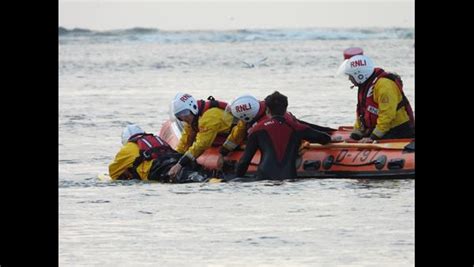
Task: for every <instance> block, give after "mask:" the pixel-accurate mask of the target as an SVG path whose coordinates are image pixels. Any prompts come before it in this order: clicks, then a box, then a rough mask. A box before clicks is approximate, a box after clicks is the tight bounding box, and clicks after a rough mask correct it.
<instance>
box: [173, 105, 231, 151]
mask: <svg viewBox="0 0 474 267" xmlns="http://www.w3.org/2000/svg"><path fill="white" fill-rule="evenodd" d="M232 121H233V117H232V115H231V114H229V113H227V112H224V110H222V109H220V108H217V107H215V108H210V109H208V110H207V111H206V112H204V113H203V114H202V116H201V117H199V118H198V132H197V133H196V132H194V130H193V129H192V127H191V125H189V124H188V123H186V122H184V130H183V133H182V135H181V139H180V140H179V143H178V146H177V147H176V151H178V153H182V154H184V155H185V156H187V157H189V158H190V159H191V160H194V159H196V158H197V157H199V156H200V155H201V154H202V153H203V152H204V151H205V150H206V149H208V148H209V147H211V145H212V143H213V142H214V139H215V138H216V136H217V135H218V134H228V133H229V132H230V129H231V127H232Z"/></svg>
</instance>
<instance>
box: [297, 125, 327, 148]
mask: <svg viewBox="0 0 474 267" xmlns="http://www.w3.org/2000/svg"><path fill="white" fill-rule="evenodd" d="M298 134H299V136H300V138H301V139H303V140H306V141H309V142H311V143H319V144H322V145H325V144H327V143H329V142H331V136H330V135H329V134H327V133H325V132H320V131H318V130H314V129H312V128H310V127H307V128H305V129H302V130H300V131H298Z"/></svg>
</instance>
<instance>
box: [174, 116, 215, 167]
mask: <svg viewBox="0 0 474 267" xmlns="http://www.w3.org/2000/svg"><path fill="white" fill-rule="evenodd" d="M205 115H206V114H205ZM220 123H221V121H220V120H213V119H212V118H205V117H204V116H202V117H201V119H200V121H199V132H198V133H197V134H196V139H195V140H194V143H193V144H192V145H191V147H189V149H188V150H187V151H186V152H185V153H184V155H183V156H182V157H181V159H180V160H179V161H178V163H179V164H180V165H181V166H186V165H188V164H189V163H190V162H191V161H193V160H195V159H196V158H197V157H199V156H200V155H201V154H202V153H203V152H204V151H205V150H206V149H208V148H209V147H211V145H212V143H213V142H214V139H216V136H217V133H218V132H219V125H220ZM178 152H179V151H178Z"/></svg>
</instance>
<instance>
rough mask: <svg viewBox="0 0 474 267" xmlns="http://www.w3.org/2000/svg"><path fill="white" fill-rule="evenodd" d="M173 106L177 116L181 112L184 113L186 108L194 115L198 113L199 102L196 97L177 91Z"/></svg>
mask: <svg viewBox="0 0 474 267" xmlns="http://www.w3.org/2000/svg"><path fill="white" fill-rule="evenodd" d="M171 108H172V112H173V114H174V116H175V117H178V115H179V113H180V112H181V113H182V112H183V111H185V110H189V111H191V112H192V113H193V114H194V115H197V114H198V104H197V101H196V99H194V97H192V96H191V95H190V94H186V93H177V94H176V96H175V97H174V99H173V101H172V102H171Z"/></svg>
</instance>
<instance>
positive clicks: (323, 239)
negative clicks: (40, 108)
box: [58, 28, 415, 266]
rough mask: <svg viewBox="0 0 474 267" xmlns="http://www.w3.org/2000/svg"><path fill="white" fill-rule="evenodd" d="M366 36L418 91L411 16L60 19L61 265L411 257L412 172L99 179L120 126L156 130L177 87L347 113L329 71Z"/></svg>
mask: <svg viewBox="0 0 474 267" xmlns="http://www.w3.org/2000/svg"><path fill="white" fill-rule="evenodd" d="M351 46H358V47H361V48H363V49H364V51H365V54H366V55H368V56H370V57H371V58H372V59H373V61H374V62H375V64H376V65H377V66H379V67H382V68H384V69H386V70H388V71H392V72H396V73H398V74H399V75H401V77H402V78H403V82H404V90H405V94H406V95H407V97H408V99H409V100H410V101H411V103H412V106H413V107H415V104H414V89H415V88H414V50H415V49H414V30H413V29H412V28H411V29H405V28H363V29H360V28H358V29H336V28H333V29H329V28H324V29H317V28H309V29H272V30H258V29H253V30H250V29H246V30H231V31H160V30H157V29H146V28H133V29H126V30H115V31H101V32H99V31H91V30H88V29H74V30H71V29H65V28H60V29H59V49H60V50H59V51H60V52H59V100H60V101H59V181H58V188H59V189H58V190H59V263H60V265H61V266H87V265H89V266H90V265H95V266H413V265H414V186H415V181H414V180H356V179H306V180H300V181H283V182H270V181H261V182H252V183H222V184H200V183H196V184H175V185H170V184H159V183H153V182H148V183H147V182H115V183H107V182H101V181H99V180H98V179H97V175H98V174H99V173H106V172H107V171H108V164H109V163H110V162H111V161H112V160H113V157H114V155H115V153H117V152H118V150H119V149H120V146H121V143H120V139H121V137H120V135H121V131H122V128H123V127H124V126H125V125H126V124H128V123H136V124H139V125H140V126H141V127H142V128H143V129H144V130H145V131H147V132H153V133H158V132H159V129H160V127H161V124H162V123H163V121H165V120H166V119H168V117H169V107H170V101H171V99H172V98H173V96H174V95H175V94H176V93H177V92H187V93H190V94H191V95H193V96H194V97H195V98H197V99H204V98H207V97H208V96H210V95H212V96H214V97H215V98H216V99H220V100H224V101H231V100H232V99H233V98H234V97H236V96H238V95H241V94H243V93H250V94H253V95H255V96H256V97H257V98H259V99H263V98H264V97H265V96H267V95H268V94H271V93H272V92H274V91H275V90H278V91H280V92H281V93H283V94H285V95H287V96H288V100H289V106H288V110H289V111H290V112H292V113H293V114H295V115H296V116H297V117H298V118H300V119H303V120H306V121H308V122H311V123H315V124H319V125H323V126H330V127H337V126H340V125H352V124H353V122H354V119H355V105H356V97H357V95H356V94H357V91H356V89H352V90H351V89H350V85H351V84H350V81H349V80H348V79H347V78H346V77H343V76H341V77H337V76H335V73H336V71H337V68H338V66H339V65H340V64H341V62H342V60H343V56H342V51H343V50H344V49H345V48H348V47H351Z"/></svg>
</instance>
